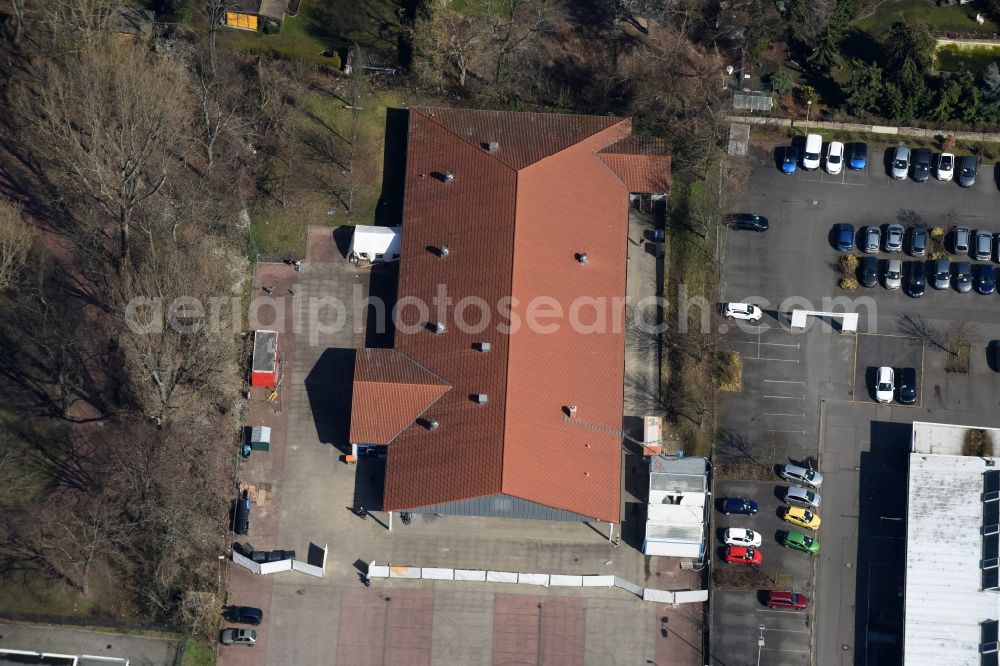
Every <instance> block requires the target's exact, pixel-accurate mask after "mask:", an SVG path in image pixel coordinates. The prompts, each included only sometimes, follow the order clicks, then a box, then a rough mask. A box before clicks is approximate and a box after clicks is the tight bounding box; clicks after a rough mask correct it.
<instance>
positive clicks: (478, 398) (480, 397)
mask: <svg viewBox="0 0 1000 666" xmlns="http://www.w3.org/2000/svg"><path fill="white" fill-rule="evenodd" d="M472 399H473V401H475V402H477V403H479V404H480V405H485V404H486V399H487V396H486V394H485V393H477V394H475V395H473V396H472Z"/></svg>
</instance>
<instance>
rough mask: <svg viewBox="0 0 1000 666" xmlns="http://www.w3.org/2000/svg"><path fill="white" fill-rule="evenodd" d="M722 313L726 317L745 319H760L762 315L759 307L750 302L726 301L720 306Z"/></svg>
mask: <svg viewBox="0 0 1000 666" xmlns="http://www.w3.org/2000/svg"><path fill="white" fill-rule="evenodd" d="M722 314H723V316H724V317H725V318H726V319H743V320H745V321H749V322H754V321H760V318H761V317H763V316H764V313H763V312H761V309H760V308H759V307H757V306H756V305H751V304H750V303H726V304H725V305H724V306H723V307H722Z"/></svg>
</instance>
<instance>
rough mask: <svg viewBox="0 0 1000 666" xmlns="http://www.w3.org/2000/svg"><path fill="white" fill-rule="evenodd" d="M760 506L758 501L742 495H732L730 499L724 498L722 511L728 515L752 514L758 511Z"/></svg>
mask: <svg viewBox="0 0 1000 666" xmlns="http://www.w3.org/2000/svg"><path fill="white" fill-rule="evenodd" d="M758 508H759V507H758V506H757V502H754V501H753V500H748V499H743V498H742V497H730V498H729V499H724V500H722V513H724V514H726V515H727V516H728V515H730V514H733V513H739V514H743V515H744V516H752V515H754V514H755V513H757V509H758Z"/></svg>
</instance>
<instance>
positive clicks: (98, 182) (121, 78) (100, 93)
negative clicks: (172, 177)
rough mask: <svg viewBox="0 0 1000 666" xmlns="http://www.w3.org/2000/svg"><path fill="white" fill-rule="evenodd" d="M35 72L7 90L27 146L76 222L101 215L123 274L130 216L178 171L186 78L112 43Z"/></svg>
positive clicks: (101, 227)
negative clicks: (93, 210)
mask: <svg viewBox="0 0 1000 666" xmlns="http://www.w3.org/2000/svg"><path fill="white" fill-rule="evenodd" d="M37 69H38V71H39V73H40V76H39V77H38V78H37V79H31V80H21V81H19V83H18V85H17V86H16V87H15V90H14V94H13V97H14V100H13V108H14V109H15V111H16V112H17V114H18V117H19V120H20V122H19V125H20V126H21V127H22V128H23V130H24V140H25V141H27V142H28V143H29V144H30V146H31V147H32V149H33V150H35V151H37V153H38V154H39V155H42V156H43V160H44V167H45V168H46V170H47V171H48V172H49V174H50V176H51V178H50V180H52V181H53V182H55V183H57V184H58V185H59V187H60V189H61V191H62V192H63V194H64V201H63V202H62V204H63V205H64V206H65V207H67V208H68V209H69V210H70V211H72V213H73V214H74V215H78V216H81V217H85V216H86V210H87V209H88V208H89V207H96V209H97V210H98V211H100V213H101V216H100V217H99V218H98V220H97V222H96V225H95V226H96V227H97V228H96V231H98V232H99V233H101V234H102V235H103V236H104V238H105V240H106V241H107V245H108V246H109V247H108V254H109V256H110V257H111V258H112V261H113V263H114V265H115V266H116V268H118V269H119V270H121V269H122V268H124V267H125V266H126V265H127V263H128V258H129V252H130V247H131V231H132V225H133V221H134V218H135V215H136V211H137V209H138V208H139V207H140V206H141V205H142V204H143V203H144V202H145V201H146V200H148V199H149V198H150V197H152V196H153V195H155V194H156V193H157V192H159V190H160V188H162V187H163V185H164V183H165V182H166V181H167V178H168V175H169V173H170V171H171V169H172V168H177V165H178V161H177V159H176V155H177V154H178V153H180V152H181V151H180V149H179V144H180V143H181V142H182V138H183V137H184V136H185V135H186V134H189V133H188V131H187V127H188V125H189V116H188V109H189V108H190V105H189V104H188V102H187V96H186V91H187V90H188V87H187V84H188V82H187V77H186V76H185V75H184V72H183V70H182V69H180V68H178V67H176V66H175V65H172V64H170V63H168V62H166V61H164V60H162V59H161V58H159V57H158V56H156V55H154V54H151V53H150V52H149V51H147V50H146V49H145V48H143V47H141V46H138V45H133V44H129V43H121V42H113V41H108V42H105V43H99V44H94V45H92V46H89V47H84V49H83V50H82V51H81V52H80V53H79V54H76V55H74V56H73V57H66V58H61V59H59V58H51V59H48V60H45V61H44V62H41V63H40V64H39V65H38V68H37ZM93 231H95V229H93V228H92V229H91V233H93Z"/></svg>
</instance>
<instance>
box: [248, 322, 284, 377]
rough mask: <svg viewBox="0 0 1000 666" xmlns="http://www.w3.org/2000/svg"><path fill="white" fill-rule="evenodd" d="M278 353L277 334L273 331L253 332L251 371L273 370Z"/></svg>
mask: <svg viewBox="0 0 1000 666" xmlns="http://www.w3.org/2000/svg"><path fill="white" fill-rule="evenodd" d="M277 353H278V334H277V333H276V332H274V331H256V332H255V333H254V334H253V371H254V372H274V365H275V357H276V356H277Z"/></svg>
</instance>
